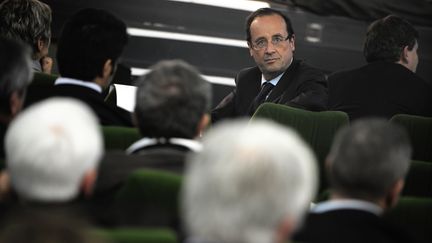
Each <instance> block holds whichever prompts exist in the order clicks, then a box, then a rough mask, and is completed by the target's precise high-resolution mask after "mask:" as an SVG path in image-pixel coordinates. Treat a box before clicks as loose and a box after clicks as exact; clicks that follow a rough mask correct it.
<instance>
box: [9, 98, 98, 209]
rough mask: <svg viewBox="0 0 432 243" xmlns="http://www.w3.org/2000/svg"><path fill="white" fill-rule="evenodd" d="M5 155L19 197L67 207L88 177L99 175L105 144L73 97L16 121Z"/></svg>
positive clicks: (24, 114) (95, 124) (51, 102)
mask: <svg viewBox="0 0 432 243" xmlns="http://www.w3.org/2000/svg"><path fill="white" fill-rule="evenodd" d="M5 150H6V167H7V170H8V172H9V173H10V177H11V184H12V187H13V188H14V190H15V191H16V192H17V194H18V196H19V197H20V198H22V199H25V200H29V201H37V202H44V203H45V202H68V201H70V200H72V199H75V197H76V196H77V195H78V194H79V192H80V189H82V186H83V185H84V184H83V180H84V179H86V177H87V175H88V173H90V172H94V171H95V169H96V167H97V164H98V163H99V160H100V158H101V156H102V153H103V141H102V134H101V130H100V127H99V122H98V120H97V118H96V116H95V114H94V113H93V111H92V110H91V109H90V108H89V107H87V106H86V105H85V104H84V103H82V102H81V101H78V100H75V99H71V98H50V99H47V100H44V101H41V102H39V103H36V104H34V105H32V106H30V107H28V108H27V109H25V110H24V111H23V112H21V113H20V114H19V115H18V116H17V117H16V118H15V119H14V120H13V121H12V122H11V124H10V126H9V129H8V131H7V133H6V137H5ZM92 182H93V183H94V181H92ZM85 186H90V187H91V185H85Z"/></svg>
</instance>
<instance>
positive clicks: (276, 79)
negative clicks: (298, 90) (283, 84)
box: [261, 58, 293, 86]
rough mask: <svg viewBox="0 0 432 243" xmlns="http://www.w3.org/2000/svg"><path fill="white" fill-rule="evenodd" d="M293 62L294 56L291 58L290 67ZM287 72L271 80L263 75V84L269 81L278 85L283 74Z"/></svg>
mask: <svg viewBox="0 0 432 243" xmlns="http://www.w3.org/2000/svg"><path fill="white" fill-rule="evenodd" d="M292 62H293V58H291V61H290V64H289V65H288V67H289V66H291V63H292ZM287 69H288V68H287ZM285 72H286V70H285ZM285 72H283V73H281V74H280V75H279V76H277V77H276V78H274V79H271V80H266V79H265V78H264V75H261V86H262V85H263V84H264V83H265V82H269V83H271V84H273V86H276V85H277V83H278V82H279V80H280V79H281V78H282V75H284V73H285Z"/></svg>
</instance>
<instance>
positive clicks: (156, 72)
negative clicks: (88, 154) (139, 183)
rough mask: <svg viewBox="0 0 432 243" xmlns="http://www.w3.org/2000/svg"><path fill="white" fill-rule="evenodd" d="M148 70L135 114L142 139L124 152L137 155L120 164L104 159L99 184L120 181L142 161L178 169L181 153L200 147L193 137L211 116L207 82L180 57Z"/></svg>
mask: <svg viewBox="0 0 432 243" xmlns="http://www.w3.org/2000/svg"><path fill="white" fill-rule="evenodd" d="M150 69H151V71H150V72H149V73H148V74H146V75H144V76H142V77H140V78H139V79H138V81H137V93H136V102H135V112H134V118H135V123H136V126H137V127H138V129H139V131H140V133H141V135H142V138H141V139H140V140H138V141H136V142H135V143H134V144H132V145H131V146H130V147H129V148H128V149H127V151H126V153H127V154H129V155H138V156H128V159H127V160H126V161H123V162H122V163H118V161H115V160H117V159H114V160H112V159H111V160H110V159H109V158H107V159H108V160H106V161H104V163H103V164H102V165H101V167H100V172H101V173H100V176H99V178H98V186H101V187H107V186H113V185H116V184H118V183H120V182H121V181H123V180H124V179H125V178H126V177H127V175H129V174H130V172H132V171H133V170H135V169H137V168H140V167H146V161H148V164H147V165H148V166H151V167H154V166H155V167H157V168H162V169H168V170H174V171H176V172H180V173H181V172H182V171H183V166H184V160H185V156H186V154H187V153H188V152H189V151H198V150H200V149H201V144H200V143H199V142H198V141H196V140H195V138H196V137H198V136H199V135H200V134H201V132H202V131H203V130H204V129H205V128H206V126H207V124H208V123H209V120H210V117H209V113H208V112H209V110H210V102H211V86H210V83H208V82H207V81H206V80H204V79H203V78H202V77H201V76H200V73H199V71H198V70H196V69H195V68H194V67H193V66H191V65H189V64H187V63H185V62H184V61H181V60H166V61H161V62H159V63H157V64H155V65H154V66H152V67H151V68H150ZM108 156H109V155H108ZM133 157H135V158H137V159H133ZM99 183H100V184H99Z"/></svg>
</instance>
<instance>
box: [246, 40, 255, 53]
mask: <svg viewBox="0 0 432 243" xmlns="http://www.w3.org/2000/svg"><path fill="white" fill-rule="evenodd" d="M247 45H248V47H249V55H250V56H251V57H252V56H253V52H254V49H253V48H252V43H250V42H249V41H248V42H247Z"/></svg>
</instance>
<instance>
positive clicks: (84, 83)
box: [54, 77, 102, 94]
mask: <svg viewBox="0 0 432 243" xmlns="http://www.w3.org/2000/svg"><path fill="white" fill-rule="evenodd" d="M59 84H72V85H77V86H83V87H87V88H90V89H93V90H95V91H96V92H98V93H100V94H102V88H101V87H100V86H99V85H97V84H96V83H93V82H87V81H82V80H78V79H72V78H64V77H60V78H58V79H57V80H56V81H55V82H54V85H59Z"/></svg>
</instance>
